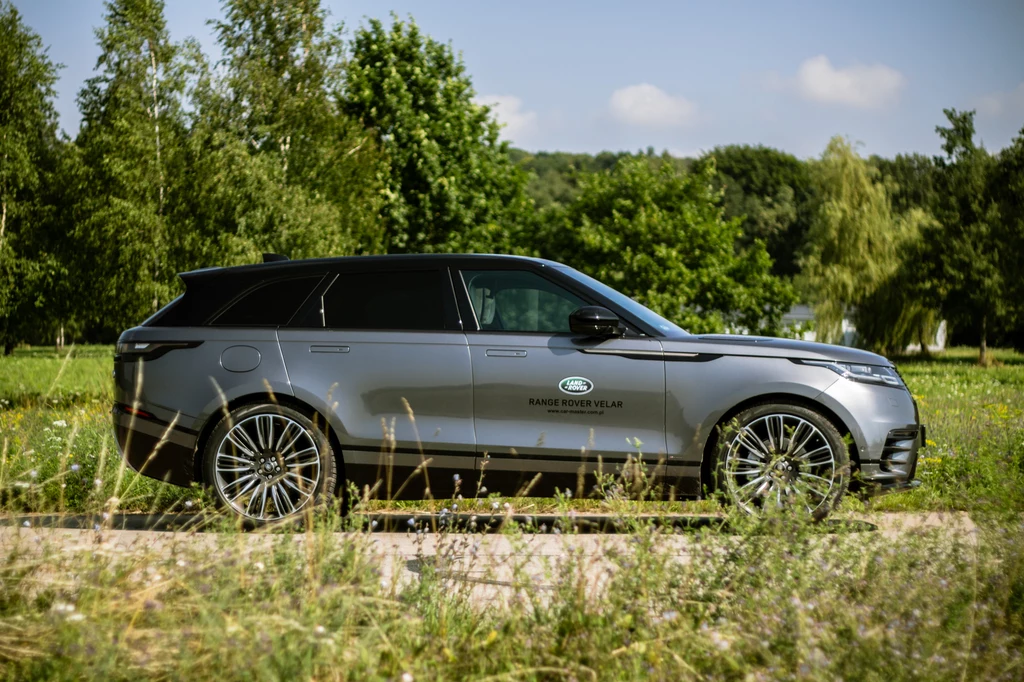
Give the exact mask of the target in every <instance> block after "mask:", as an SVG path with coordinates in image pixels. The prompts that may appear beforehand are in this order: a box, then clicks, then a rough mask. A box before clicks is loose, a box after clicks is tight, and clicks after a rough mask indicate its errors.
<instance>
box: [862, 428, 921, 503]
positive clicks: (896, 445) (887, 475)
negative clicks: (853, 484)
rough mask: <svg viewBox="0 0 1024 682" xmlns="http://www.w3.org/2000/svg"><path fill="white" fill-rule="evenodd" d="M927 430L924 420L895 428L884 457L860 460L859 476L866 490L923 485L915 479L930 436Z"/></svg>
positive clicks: (887, 437) (877, 491) (891, 489)
mask: <svg viewBox="0 0 1024 682" xmlns="http://www.w3.org/2000/svg"><path fill="white" fill-rule="evenodd" d="M926 434H927V429H926V428H925V426H924V424H914V425H908V426H906V427H902V428H898V429H891V430H890V431H889V433H888V434H887V436H886V439H885V445H884V446H883V447H882V452H881V457H880V458H879V459H878V460H876V461H864V462H861V464H860V476H859V478H860V481H861V484H862V486H863V488H864V489H865V492H868V493H890V492H897V491H900V490H908V489H911V488H916V487H917V486H919V485H920V484H921V482H920V481H915V480H914V475H915V474H916V473H917V457H918V452H919V451H920V449H921V448H922V447H924V445H925V442H926V440H927V439H926Z"/></svg>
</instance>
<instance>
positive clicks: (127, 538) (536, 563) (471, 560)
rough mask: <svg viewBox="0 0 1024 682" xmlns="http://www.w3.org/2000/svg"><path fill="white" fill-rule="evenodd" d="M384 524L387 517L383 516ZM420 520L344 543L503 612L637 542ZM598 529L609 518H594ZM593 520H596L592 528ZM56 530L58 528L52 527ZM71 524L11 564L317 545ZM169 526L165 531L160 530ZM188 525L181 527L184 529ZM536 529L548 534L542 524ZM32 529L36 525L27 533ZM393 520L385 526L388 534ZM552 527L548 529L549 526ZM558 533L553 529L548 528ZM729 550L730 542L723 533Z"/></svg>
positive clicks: (877, 519)
mask: <svg viewBox="0 0 1024 682" xmlns="http://www.w3.org/2000/svg"><path fill="white" fill-rule="evenodd" d="M378 518H380V517H378ZM409 518H413V519H414V522H415V523H417V524H418V525H419V526H420V527H423V526H427V527H429V526H430V522H431V520H433V521H436V520H437V519H436V517H428V516H427V515H417V516H416V517H409V516H395V517H390V518H388V519H387V521H388V523H387V525H388V526H389V527H392V528H393V527H406V528H408V529H409V530H406V531H405V532H372V533H346V534H338V535H339V536H341V537H344V538H346V539H348V540H351V541H352V542H353V543H359V544H361V545H363V547H364V548H365V551H367V552H369V553H370V554H371V555H372V557H373V559H372V560H373V561H375V562H377V563H378V569H379V571H380V575H381V580H382V584H383V585H384V586H385V588H387V589H396V588H400V587H401V586H403V585H405V584H408V583H409V582H411V581H414V580H416V579H417V576H418V575H419V574H421V573H422V572H423V571H424V570H433V571H440V572H441V573H442V575H443V576H444V577H445V578H447V579H448V580H450V581H451V585H452V586H453V589H468V590H470V591H471V592H472V594H473V597H474V600H475V601H477V602H478V603H480V604H481V605H500V604H503V603H507V602H508V601H510V600H514V599H524V598H536V597H537V596H540V598H541V599H543V598H544V594H545V593H548V592H550V591H551V590H552V589H553V588H554V587H555V581H557V580H558V579H559V578H558V576H559V575H560V574H561V573H560V570H559V569H561V568H564V564H565V561H566V560H567V559H568V558H570V557H571V558H572V560H573V561H574V562H576V563H575V568H574V570H575V575H576V576H577V578H579V579H581V580H582V582H583V584H584V585H585V589H586V591H587V592H588V594H590V595H592V596H593V597H595V598H596V597H598V596H599V595H600V594H601V592H602V590H603V587H604V585H605V583H606V582H607V580H608V577H609V576H610V575H611V574H612V572H613V571H614V570H616V568H617V566H616V564H615V562H613V561H612V560H610V559H609V558H608V557H609V553H610V552H612V553H614V552H615V551H616V550H619V551H621V550H623V549H625V548H627V546H628V545H629V543H631V542H633V541H634V540H635V538H634V536H633V535H632V534H629V533H587V534H555V533H552V532H547V533H531V534H517V535H510V534H496V533H490V534H484V533H433V532H421V533H417V532H413V530H412V526H410V525H409V524H408V519H409ZM587 518H589V519H590V520H591V521H592V522H593V523H595V524H598V523H600V522H601V521H606V520H607V517H587ZM583 520H586V519H583ZM47 521H49V523H47ZM61 521H62V525H77V526H82V527H78V528H74V527H72V528H68V527H54V525H56V524H55V523H54V519H48V518H47V517H35V518H19V519H14V518H9V519H6V523H7V525H2V526H0V551H2V552H4V556H10V555H11V553H12V552H15V551H17V552H20V553H22V554H29V555H31V554H39V555H41V554H42V553H44V552H45V551H48V550H49V551H59V552H60V553H62V554H73V553H91V554H102V555H106V556H109V557H111V558H114V559H121V558H123V559H125V560H138V559H140V558H143V557H151V558H155V559H173V558H176V557H178V556H189V557H195V556H196V555H197V554H199V555H205V556H207V557H209V556H214V555H215V553H216V552H224V551H225V550H228V551H234V552H237V553H238V554H240V555H242V556H243V557H244V560H246V561H249V562H251V563H252V564H253V565H256V564H257V563H259V562H260V561H261V558H265V557H266V556H268V555H269V554H270V552H271V551H272V550H273V548H274V547H275V546H276V545H279V544H280V543H282V542H286V543H295V544H296V545H302V544H303V543H305V542H309V541H311V538H310V537H309V536H308V535H307V534H305V533H292V534H282V533H275V534H270V533H259V532H253V533H227V534H220V533H214V532H197V531H196V530H194V529H193V530H187V529H186V530H123V529H112V528H101V529H100V530H96V529H94V528H92V527H89V525H88V524H89V523H90V522H91V521H92V519H84V518H77V519H76V518H75V517H65V518H63V519H62V520H61ZM156 521H159V522H160V523H159V524H158V523H156ZM178 521H180V522H178ZM533 521H534V522H535V523H536V524H537V525H538V526H539V525H540V523H539V522H538V521H537V519H533ZM679 521H680V522H685V525H690V526H692V525H707V524H712V523H721V519H716V518H715V517H685V518H683V517H680V519H679ZM26 522H27V524H28V525H27V526H26V525H25V524H26ZM107 523H108V524H109V523H113V525H116V526H118V527H119V528H132V527H140V528H146V527H150V528H152V527H159V528H164V529H166V528H175V527H176V528H180V527H181V526H184V527H186V528H188V527H189V525H190V524H191V525H192V526H194V525H195V524H194V523H192V522H191V520H190V519H189V518H184V520H181V519H177V518H174V517H172V518H170V519H168V518H167V517H161V519H159V520H154V519H152V518H151V517H131V516H128V517H119V518H117V519H114V520H113V522H111V521H110V520H108V521H107ZM834 523H835V524H836V529H837V531H836V532H842V533H856V534H862V535H864V536H865V537H868V536H870V534H872V533H881V534H883V535H884V536H886V537H889V538H893V539H897V538H898V537H899V536H900V535H902V534H907V533H915V532H922V531H927V532H931V531H934V530H935V529H940V530H948V531H949V532H950V534H951V535H952V534H955V533H973V532H974V530H975V526H974V524H973V523H972V522H971V520H970V517H969V516H968V515H967V514H966V513H945V514H939V513H929V514H873V515H870V516H861V517H857V518H848V519H843V520H840V521H836V522H834ZM383 524H384V521H383V519H382V521H381V522H380V523H379V524H378V527H383ZM545 525H546V524H545ZM548 527H549V528H550V526H548ZM722 537H723V547H724V546H725V545H726V544H727V543H728V542H729V539H730V538H735V537H737V536H733V535H730V534H729V533H728V532H727V531H724V532H723V533H722ZM694 538H695V535H694V534H693V533H677V534H666V535H664V536H663V537H662V539H661V540H660V542H661V546H660V547H659V548H658V549H659V550H660V551H662V552H665V553H666V554H667V555H668V556H669V557H671V558H672V559H674V560H677V561H680V562H688V561H690V559H691V550H692V549H693V545H694Z"/></svg>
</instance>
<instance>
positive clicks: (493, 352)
mask: <svg viewBox="0 0 1024 682" xmlns="http://www.w3.org/2000/svg"><path fill="white" fill-rule="evenodd" d="M484 355H486V356H487V357H489V358H525V357H526V351H525V350H518V349H511V348H488V349H487V350H486V351H484Z"/></svg>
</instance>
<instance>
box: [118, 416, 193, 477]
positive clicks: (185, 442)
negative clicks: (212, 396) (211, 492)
mask: <svg viewBox="0 0 1024 682" xmlns="http://www.w3.org/2000/svg"><path fill="white" fill-rule="evenodd" d="M110 413H111V416H112V417H113V421H114V436H115V440H116V441H117V449H118V451H119V452H120V453H121V456H122V457H124V459H125V461H126V462H127V463H128V465H129V466H130V467H131V468H132V469H134V470H135V471H137V472H138V473H140V474H142V475H143V476H148V477H150V478H155V479H157V480H161V481H166V482H167V483H171V484H173V485H180V486H188V485H190V484H191V483H192V481H193V480H195V475H194V471H193V462H194V454H195V449H196V441H197V440H198V435H197V434H196V433H195V432H193V431H191V430H189V429H185V428H182V427H180V426H176V425H175V424H172V423H168V422H165V421H162V420H160V419H156V418H155V417H143V416H139V415H138V414H131V413H129V412H128V410H127V409H126V407H125V406H124V405H122V404H120V403H115V404H114V407H113V409H111V411H110Z"/></svg>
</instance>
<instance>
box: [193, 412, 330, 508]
mask: <svg viewBox="0 0 1024 682" xmlns="http://www.w3.org/2000/svg"><path fill="white" fill-rule="evenodd" d="M202 466H203V480H204V481H205V482H206V484H207V485H208V486H209V487H210V489H211V490H212V492H213V497H214V499H216V501H217V503H218V504H219V505H220V506H221V507H222V508H224V509H225V510H226V511H228V512H230V513H232V514H234V515H235V516H236V517H238V518H240V519H242V520H244V521H246V522H249V523H253V524H256V525H262V524H267V523H273V522H276V521H282V520H287V519H294V518H299V517H301V516H302V515H304V514H305V513H306V511H307V510H311V509H313V508H317V507H321V506H325V505H328V504H329V503H330V502H331V500H332V498H333V496H334V492H335V490H336V489H337V477H338V469H337V462H336V461H335V457H334V452H333V450H332V449H331V444H330V440H329V439H328V438H327V435H326V434H325V433H324V431H323V430H322V428H320V426H319V425H318V424H314V423H313V421H311V420H310V418H309V417H307V416H306V415H305V414H303V413H302V412H299V411H298V410H295V409H292V408H290V407H287V406H285V405H276V404H272V403H258V404H249V405H243V406H241V407H237V408H235V409H234V410H232V411H231V412H230V413H229V414H228V415H227V416H226V417H224V418H223V419H222V420H221V421H220V423H218V424H217V426H216V427H214V429H213V432H212V433H211V434H210V437H209V438H208V439H207V441H206V446H205V449H204V452H203V462H202Z"/></svg>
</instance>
